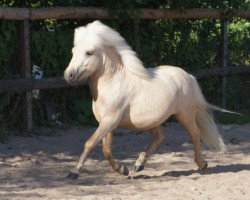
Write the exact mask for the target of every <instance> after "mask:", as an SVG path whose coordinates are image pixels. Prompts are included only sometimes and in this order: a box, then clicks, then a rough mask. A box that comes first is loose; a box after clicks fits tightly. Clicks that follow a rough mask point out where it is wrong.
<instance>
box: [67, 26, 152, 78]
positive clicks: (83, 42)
mask: <svg viewBox="0 0 250 200" xmlns="http://www.w3.org/2000/svg"><path fill="white" fill-rule="evenodd" d="M107 48H109V49H111V50H112V51H113V52H114V53H113V55H117V56H118V57H119V60H120V62H121V65H122V66H123V67H126V68H127V69H128V70H130V71H132V72H133V73H135V74H137V75H139V76H141V77H143V78H148V74H147V71H146V70H145V68H144V67H143V65H142V63H141V61H140V60H139V59H138V58H137V56H136V53H135V52H134V51H132V49H131V48H130V46H128V45H127V43H126V42H125V40H124V38H123V37H121V35H120V34H119V33H118V32H116V31H114V30H113V29H111V28H110V27H108V26H106V25H104V24H102V23H101V22H100V21H94V22H93V23H90V24H88V25H87V26H84V27H79V28H76V29H75V35H74V47H73V48H72V54H73V56H72V59H71V61H70V63H69V66H68V67H67V69H66V70H65V72H64V78H65V80H66V81H67V82H69V83H76V82H77V81H80V80H81V79H85V78H87V77H89V76H91V75H92V74H93V73H94V72H95V71H97V70H98V69H100V68H102V67H103V66H104V65H105V58H104V57H103V56H105V50H107ZM106 52H107V51H106ZM111 60H112V59H111ZM113 60H114V59H113ZM114 66H115V65H113V67H114ZM111 71H112V70H111Z"/></svg>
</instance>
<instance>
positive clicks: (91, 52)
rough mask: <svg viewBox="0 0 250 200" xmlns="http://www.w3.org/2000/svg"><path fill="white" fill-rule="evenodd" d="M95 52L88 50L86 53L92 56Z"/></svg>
mask: <svg viewBox="0 0 250 200" xmlns="http://www.w3.org/2000/svg"><path fill="white" fill-rule="evenodd" d="M93 54H94V51H87V52H86V55H87V56H92V55H93Z"/></svg>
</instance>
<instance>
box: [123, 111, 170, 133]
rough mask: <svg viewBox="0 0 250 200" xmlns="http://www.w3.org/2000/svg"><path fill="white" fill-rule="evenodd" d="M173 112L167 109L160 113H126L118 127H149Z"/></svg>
mask: <svg viewBox="0 0 250 200" xmlns="http://www.w3.org/2000/svg"><path fill="white" fill-rule="evenodd" d="M172 114H173V112H172V111H170V110H168V111H165V112H162V113H158V114H157V113H155V114H141V115H138V116H136V115H128V114H126V115H125V116H124V117H123V118H122V119H121V121H120V123H119V125H118V127H120V128H130V129H144V130H145V129H151V128H154V127H157V126H159V125H161V124H162V123H163V122H164V121H166V120H167V119H168V118H169V116H170V115H172Z"/></svg>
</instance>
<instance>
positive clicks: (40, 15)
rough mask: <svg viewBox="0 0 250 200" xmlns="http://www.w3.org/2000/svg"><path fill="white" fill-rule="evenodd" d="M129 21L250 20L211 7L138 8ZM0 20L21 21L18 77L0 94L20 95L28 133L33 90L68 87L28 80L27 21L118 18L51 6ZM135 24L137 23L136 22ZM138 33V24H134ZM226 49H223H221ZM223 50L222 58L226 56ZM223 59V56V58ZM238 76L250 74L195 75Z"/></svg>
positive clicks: (0, 84) (1, 14) (4, 13)
mask: <svg viewBox="0 0 250 200" xmlns="http://www.w3.org/2000/svg"><path fill="white" fill-rule="evenodd" d="M130 17H131V19H134V20H135V21H137V22H138V20H137V19H138V18H140V19H145V20H146V19H204V18H210V19H223V20H225V19H230V18H232V17H241V18H250V9H248V10H230V11H224V10H221V9H211V8H208V9H206V8H194V9H183V10H171V9H139V10H137V15H130ZM0 19H4V20H18V21H20V44H21V74H20V75H21V77H22V78H16V79H11V80H1V81H0V93H2V92H23V94H22V95H23V107H24V111H23V117H24V120H25V124H26V128H27V131H31V129H32V123H33V122H32V97H31V90H33V89H51V88H60V87H66V86H68V84H67V83H66V82H65V80H64V79H63V78H62V77H52V78H44V79H41V80H34V79H32V78H31V66H30V47H29V40H30V39H29V20H42V19H118V17H117V16H115V15H111V14H110V12H109V10H108V9H107V8H96V7H50V8H3V7H1V8H0ZM135 24H136V23H135ZM136 27H137V31H138V24H136ZM224 50H226V49H224ZM226 53H227V52H226V51H224V54H223V55H226ZM223 57H224V58H225V56H223ZM224 63H225V62H224ZM239 73H250V67H248V66H241V67H229V66H224V67H222V68H216V69H209V70H208V69H201V70H199V71H198V72H197V73H196V77H197V78H198V79H204V78H209V77H211V76H223V77H225V76H229V75H233V74H239Z"/></svg>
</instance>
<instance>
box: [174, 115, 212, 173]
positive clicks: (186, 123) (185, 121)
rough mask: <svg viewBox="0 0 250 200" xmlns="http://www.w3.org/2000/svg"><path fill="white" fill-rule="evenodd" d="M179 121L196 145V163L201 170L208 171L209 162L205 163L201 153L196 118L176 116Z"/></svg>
mask: <svg viewBox="0 0 250 200" xmlns="http://www.w3.org/2000/svg"><path fill="white" fill-rule="evenodd" d="M176 117H177V120H178V121H179V122H180V123H181V124H182V126H183V127H184V128H185V129H186V130H187V132H188V134H189V136H190V138H191V139H192V142H193V144H194V153H195V159H194V160H195V162H196V164H197V165H198V167H199V169H206V168H207V166H208V165H207V162H206V161H205V159H204V157H203V155H202V153H201V136H200V130H199V128H198V126H197V124H196V121H195V117H191V116H189V117H185V118H182V117H181V116H178V115H177V116H176Z"/></svg>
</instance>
